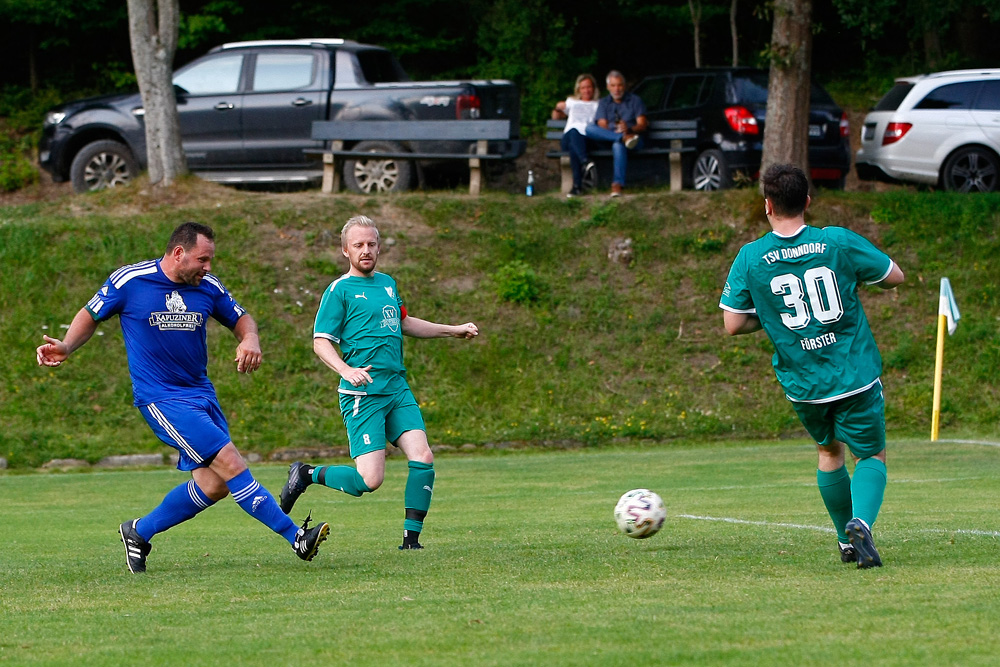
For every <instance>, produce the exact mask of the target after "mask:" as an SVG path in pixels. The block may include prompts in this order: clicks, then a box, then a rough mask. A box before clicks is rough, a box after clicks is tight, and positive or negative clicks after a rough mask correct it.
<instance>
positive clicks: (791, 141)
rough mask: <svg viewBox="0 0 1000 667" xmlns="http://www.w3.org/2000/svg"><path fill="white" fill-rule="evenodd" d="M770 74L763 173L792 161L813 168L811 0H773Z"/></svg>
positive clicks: (762, 164)
mask: <svg viewBox="0 0 1000 667" xmlns="http://www.w3.org/2000/svg"><path fill="white" fill-rule="evenodd" d="M770 56H771V75H770V80H769V82H768V88H767V121H766V123H765V126H764V154H763V157H762V160H761V166H760V169H761V173H763V172H764V171H765V170H766V169H767V168H768V167H769V166H771V165H772V164H777V163H790V164H794V165H796V166H798V167H800V168H801V169H802V170H804V171H805V172H806V174H808V173H809V87H810V78H811V77H810V69H811V66H812V2H811V1H810V0H775V2H774V24H773V26H772V30H771V48H770Z"/></svg>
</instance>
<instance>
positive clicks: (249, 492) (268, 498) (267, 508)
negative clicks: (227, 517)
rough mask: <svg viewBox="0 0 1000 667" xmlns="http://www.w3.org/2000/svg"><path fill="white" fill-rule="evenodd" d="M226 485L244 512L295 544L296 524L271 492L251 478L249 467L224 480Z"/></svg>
mask: <svg viewBox="0 0 1000 667" xmlns="http://www.w3.org/2000/svg"><path fill="white" fill-rule="evenodd" d="M226 486H228V487H229V492H230V493H232V494H233V500H235V501H236V504H237V505H239V506H240V507H241V508H242V509H243V511H244V512H246V513H247V514H249V515H250V516H252V517H253V518H255V519H257V520H258V521H260V522H261V523H262V524H264V525H265V526H267V527H268V528H270V529H271V530H273V531H274V532H276V533H278V534H279V535H281V536H282V537H284V538H285V539H286V540H288V543H289V544H291V545H294V544H295V535H296V533H297V532H298V530H299V529H298V526H296V525H295V522H294V521H292V520H291V519H290V518H289V517H288V515H287V514H285V513H284V512H282V511H281V508H280V507H278V503H277V502H276V501H275V500H274V496H272V495H271V492H270V491H268V490H267V489H265V488H264V487H263V486H261V485H260V483H259V482H257V480H255V479H254V478H253V475H252V474H251V473H250V470H249V469H247V470H244V471H243V472H241V473H240V474H239V475H237V476H236V477H233V478H232V479H231V480H229V481H228V482H226Z"/></svg>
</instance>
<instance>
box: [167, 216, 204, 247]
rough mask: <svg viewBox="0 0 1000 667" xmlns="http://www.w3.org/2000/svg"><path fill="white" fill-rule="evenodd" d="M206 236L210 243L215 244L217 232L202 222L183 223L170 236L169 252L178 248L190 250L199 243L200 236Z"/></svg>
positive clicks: (168, 242)
mask: <svg viewBox="0 0 1000 667" xmlns="http://www.w3.org/2000/svg"><path fill="white" fill-rule="evenodd" d="M199 234H200V235H201V236H204V237H205V238H206V239H208V240H209V241H212V242H215V232H213V231H212V228H211V227H209V226H208V225H203V224H201V223H200V222H183V223H181V224H180V225H178V227H177V229H175V230H174V231H173V233H172V234H171V235H170V240H169V241H167V252H168V253H169V252H172V251H173V249H174V248H176V247H177V246H181V247H182V248H184V250H190V249H191V248H193V247H194V246H195V244H196V243H198V235H199Z"/></svg>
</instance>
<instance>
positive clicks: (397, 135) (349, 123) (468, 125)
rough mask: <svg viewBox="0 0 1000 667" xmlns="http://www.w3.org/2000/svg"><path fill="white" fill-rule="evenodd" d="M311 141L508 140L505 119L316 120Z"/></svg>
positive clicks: (508, 126)
mask: <svg viewBox="0 0 1000 667" xmlns="http://www.w3.org/2000/svg"><path fill="white" fill-rule="evenodd" d="M312 138H313V140H315V141H365V140H371V141H374V140H378V139H382V140H385V141H433V140H435V139H439V140H443V139H451V140H454V141H477V140H480V139H487V140H503V139H510V121H509V120H317V121H313V124H312Z"/></svg>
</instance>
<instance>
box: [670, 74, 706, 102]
mask: <svg viewBox="0 0 1000 667" xmlns="http://www.w3.org/2000/svg"><path fill="white" fill-rule="evenodd" d="M712 78H714V77H708V76H704V75H701V74H695V75H685V74H681V75H678V76H677V77H675V78H674V85H672V86H670V95H669V96H668V97H667V104H666V107H667V108H668V109H687V108H690V107H697V106H701V105H702V104H704V103H705V102H707V101H708V96H709V93H711V92H712V84H711V82H712Z"/></svg>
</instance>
